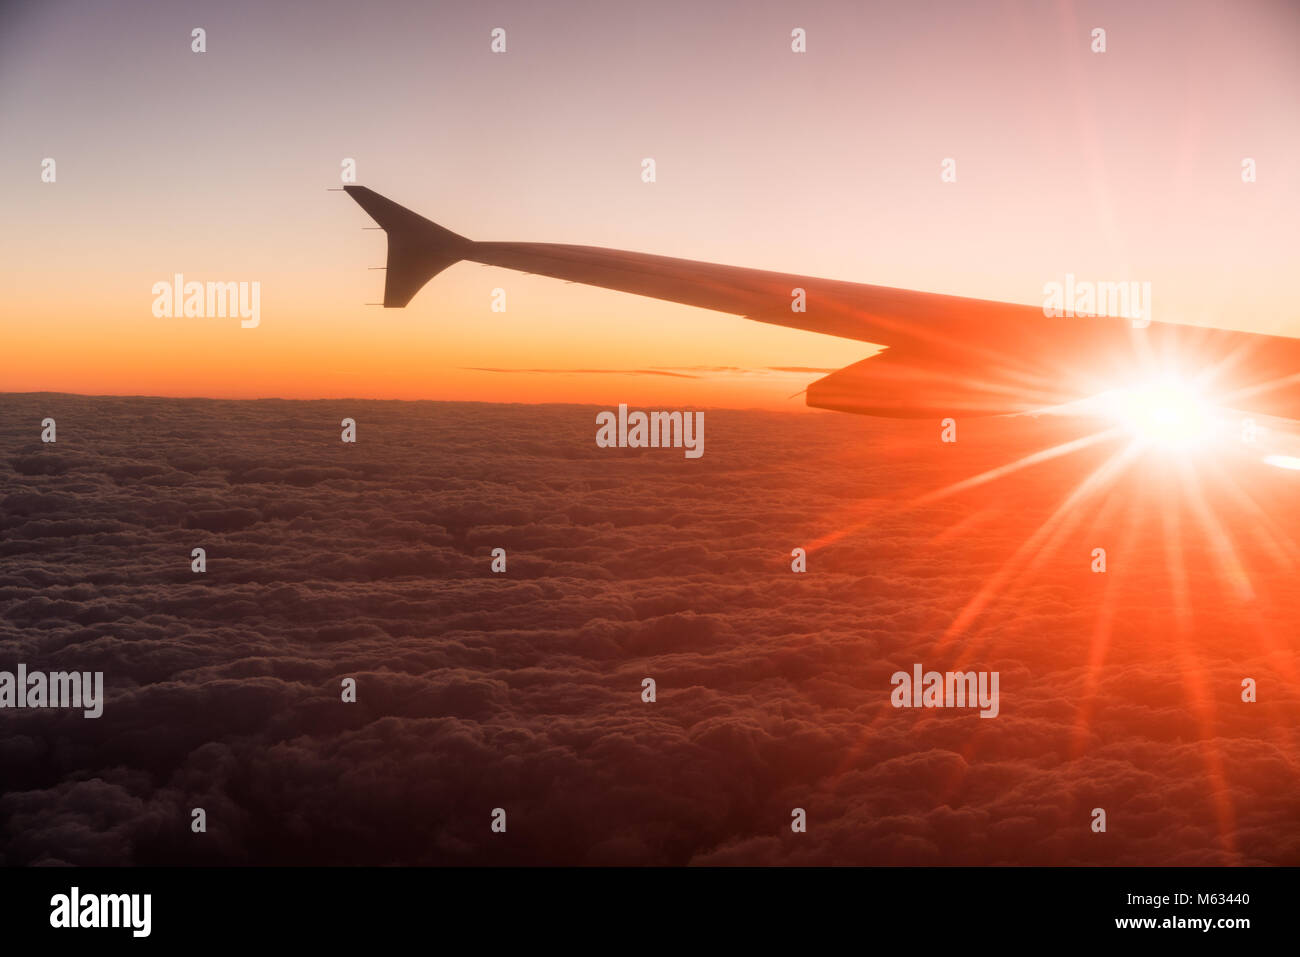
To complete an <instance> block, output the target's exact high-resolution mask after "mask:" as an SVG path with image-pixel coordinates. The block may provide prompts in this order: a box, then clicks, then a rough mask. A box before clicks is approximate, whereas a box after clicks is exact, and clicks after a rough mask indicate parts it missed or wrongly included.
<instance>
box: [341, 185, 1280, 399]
mask: <svg viewBox="0 0 1300 957" xmlns="http://www.w3.org/2000/svg"><path fill="white" fill-rule="evenodd" d="M343 188H344V190H346V191H347V193H348V195H350V196H351V197H352V198H353V199H354V200H356V202H357V203H358V204H359V205H360V206H361V207H362V208H363V209H364V210H365V211H366V212H367V213H369V214H370V215H371V216H372V217H373V218H374V220H375V221H376V222H377V223H378V224H379V225H380V226H381V227H382V228H383V229H384V230H385V231H386V232H387V234H388V266H387V270H388V271H387V280H386V283H385V288H384V305H385V306H387V307H390V308H393V307H397V308H400V307H402V306H405V305H406V304H407V303H408V302H410V301H411V299H412V298H413V297H414V296H415V294H416V293H417V292H418V291H419V290H420V289H421V287H423V286H424V284H425V283H426V282H428V281H429V279H431V278H432V277H433V276H435V275H436V274H437V273H439V272H440V271H442V270H443V269H445V268H446V267H447V266H450V265H452V264H453V263H456V262H459V261H462V260H466V261H469V262H477V263H483V264H485V265H490V266H500V267H504V268H506V269H515V270H519V271H521V272H527V273H534V274H537V275H542V276H550V277H553V278H555V279H564V280H568V281H570V282H579V283H584V284H586V285H591V286H601V287H604V288H606V289H617V290H620V291H622V292H629V293H635V294H636V295H640V296H649V297H652V298H655V299H662V300H666V301H668V302H677V303H683V304H685V305H690V306H698V307H700V308H704V309H712V310H715V311H717V312H724V313H731V314H733V315H738V316H744V317H745V318H747V319H753V320H756V321H759V322H769V323H774V324H776V325H781V326H788V327H790V328H794V329H802V330H805V331H807V332H817V333H822V334H825V335H832V336H839V337H842V338H846V339H854V340H858V341H861V342H870V343H874V344H876V345H880V346H885V347H886V348H885V349H884V351H882V352H880V353H878V354H877V355H874V356H872V357H870V358H867V359H864V360H862V361H861V362H857V363H854V364H853V365H850V366H847V367H846V368H844V369H841V370H839V371H838V372H834V373H831V374H830V375H828V376H826V377H825V378H823V379H819V380H818V381H816V382H814V383H812V384H811V385H810V386H809V387H808V390H807V403H808V405H810V406H814V407H817V408H826V409H835V410H838V411H843V412H854V413H859V414H865V415H879V416H890V417H903V418H911V417H929V416H934V415H940V416H946V415H959V414H964V415H998V414H1005V413H1013V412H1030V411H1035V410H1038V409H1043V408H1046V407H1050V406H1055V405H1061V404H1065V403H1068V402H1072V401H1075V400H1078V399H1082V398H1086V397H1088V396H1092V395H1096V394H1097V393H1099V392H1103V391H1105V390H1107V389H1110V388H1115V387H1116V386H1118V385H1124V384H1131V383H1134V382H1139V381H1144V380H1148V379H1151V378H1153V377H1155V376H1164V375H1177V376H1179V377H1181V378H1182V379H1184V380H1190V381H1195V382H1196V383H1197V384H1198V386H1199V389H1200V391H1202V392H1203V393H1204V394H1205V395H1206V396H1212V397H1213V401H1214V402H1215V403H1216V404H1218V405H1222V406H1225V407H1229V408H1233V409H1238V410H1241V411H1244V412H1254V413H1259V414H1263V415H1274V416H1281V417H1284V418H1292V419H1300V339H1292V338H1288V337H1284V336H1269V335H1260V334H1254V333H1246V332H1235V331H1231V330H1225V329H1209V328H1204V327H1199V326H1180V325H1176V324H1172V323H1163V322H1150V323H1148V324H1147V325H1146V326H1145V327H1142V328H1137V327H1135V323H1134V322H1132V321H1131V320H1129V319H1125V318H1120V317H1106V316H1091V317H1073V318H1064V317H1061V318H1049V317H1047V316H1045V315H1044V311H1043V309H1042V308H1041V307H1040V306H1029V305H1020V304H1015V303H1003V302H990V301H987V300H981V299H967V298H964V297H960V296H942V295H936V294H934V293H925V292H915V291H912V290H907V289H894V288H890V287H888V286H873V285H866V284H862V283H851V282H841V281H836V280H829V279H817V278H813V277H810V276H798V275H793V274H788V273H778V272H768V271H765V270H759V269H745V268H742V267H738V266H724V265H718V264H715V263H704V262H696V261H693V260H687V259H673V258H670V257H667V256H654V255H649V254H645V253H635V252H625V251H622V250H616V249H605V248H602V247H596V246H570V245H561V244H555V243H509V242H507V243H502V242H474V241H472V240H469V239H466V238H465V237H463V236H460V235H457V234H456V233H453V232H451V231H450V230H448V229H445V228H444V227H442V226H439V225H437V224H436V223H433V222H431V221H430V220H427V219H425V218H424V217H422V216H419V215H417V214H416V213H413V212H411V211H410V210H408V209H405V208H404V207H402V206H399V205H398V204H396V203H394V202H393V201H392V200H389V199H387V198H385V197H383V196H380V195H379V194H378V193H376V192H374V191H373V190H370V189H367V188H365V187H364V186H345V187H343ZM800 291H802V294H801V293H800ZM800 306H802V308H799V307H800Z"/></svg>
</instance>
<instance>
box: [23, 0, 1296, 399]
mask: <svg viewBox="0 0 1300 957" xmlns="http://www.w3.org/2000/svg"><path fill="white" fill-rule="evenodd" d="M129 6H131V4H124V5H118V6H115V7H114V8H113V9H111V10H110V9H108V8H107V7H104V6H103V5H100V4H92V3H70V4H62V5H58V4H52V5H33V7H32V8H31V9H27V10H23V11H21V12H14V11H11V10H7V12H6V13H4V14H3V21H0V134H2V135H0V208H3V209H4V211H5V215H4V226H5V228H4V229H3V231H2V232H0V254H2V257H3V258H2V260H0V261H3V262H4V264H5V265H4V267H3V269H0V301H2V302H3V303H4V306H3V319H0V324H2V325H3V336H4V344H5V349H4V359H3V363H2V364H0V390H4V391H33V390H57V391H73V392H82V393H114V394H164V395H207V396H233V397H248V396H285V397H341V396H365V397H376V398H435V399H482V400H490V401H523V402H536V401H553V400H563V401H581V402H592V403H597V404H602V405H607V406H611V407H612V406H613V405H615V404H617V403H618V402H624V401H625V402H631V403H650V402H655V403H660V404H677V405H742V406H748V405H759V406H768V407H772V408H785V409H791V410H795V409H799V408H801V404H800V400H798V399H794V400H791V399H790V398H788V397H789V396H790V395H791V393H795V392H798V391H799V390H800V389H802V388H803V387H804V386H805V385H806V384H807V383H808V382H809V381H812V380H813V379H815V378H817V377H818V375H819V373H817V372H776V371H772V370H773V369H774V368H777V367H780V368H786V367H809V368H828V369H829V368H835V367H838V366H843V365H847V364H849V363H851V362H854V361H856V360H858V359H860V358H863V357H864V356H866V355H867V354H869V353H870V352H871V351H872V349H871V347H870V346H865V345H863V344H862V343H855V342H846V341H842V340H836V339H833V338H829V337H823V336H816V335H809V334H806V333H801V332H796V331H793V330H787V329H779V328H775V327H770V326H765V325H762V324H758V323H752V322H747V321H745V320H743V319H740V318H737V317H732V316H723V315H717V314H712V313H708V312H704V311H701V310H696V309H691V308H688V307H682V306H675V305H670V304H665V303H658V302H654V301H649V300H642V299H638V298H636V297H631V296H627V295H623V294H619V293H614V292H608V291H604V290H597V289H590V288H585V287H581V286H576V285H566V284H564V283H559V282H556V281H553V280H548V279H542V278H538V277H530V276H523V275H519V274H516V273H510V272H506V271H503V270H497V269H494V268H489V267H483V266H477V265H472V264H460V265H457V266H454V267H452V268H451V269H449V270H448V271H446V272H445V273H443V274H442V275H440V276H438V277H437V278H435V279H434V280H433V281H432V282H431V283H430V284H429V285H428V286H427V287H426V288H425V289H424V290H422V291H421V292H420V293H419V295H417V297H416V298H415V299H414V301H413V302H412V303H411V304H410V306H408V307H407V308H406V309H404V310H384V309H380V308H375V307H366V306H364V305H363V303H366V302H370V301H375V300H377V299H379V298H380V294H381V293H380V290H381V287H382V276H383V273H381V272H376V271H367V269H366V267H367V266H373V265H379V264H382V263H383V261H384V239H383V234H382V233H381V232H377V231H363V230H362V229H361V228H360V227H362V226H364V225H370V222H369V220H368V218H367V217H366V216H365V214H364V213H363V212H362V211H361V210H360V209H359V208H358V207H357V206H356V205H355V204H353V203H352V202H351V201H350V200H349V199H348V198H347V197H346V196H345V194H343V193H330V192H326V187H328V186H336V185H338V182H339V178H338V172H339V166H340V162H341V161H342V159H343V158H344V157H353V158H355V159H356V161H357V166H358V177H357V181H358V182H360V183H362V184H365V185H368V186H370V187H371V188H373V189H376V190H377V191H379V192H381V193H384V194H385V195H388V196H390V197H391V198H392V199H394V200H395V201H397V202H399V203H402V204H403V205H407V206H409V207H410V208H412V209H414V210H415V211H417V212H419V213H421V214H422V215H425V216H428V217H429V218H431V219H434V220H435V221H438V222H441V223H443V224H445V225H447V226H448V227H449V228H451V229H453V230H455V231H457V232H460V233H462V234H464V235H467V236H469V237H470V238H474V239H498V240H534V241H545V242H573V243H580V244H590V245H606V246H612V247H616V248H624V249H634V250H639V251H644V252H653V253H660V254H666V255H673V256H682V257H687V258H698V259H705V260H710V261H715V262H728V263H734V264H737V265H746V266H753V267H758V268H768V269H780V270H786V271H792V272H800V273H806V274H811V275H819V276H826V277H831V278H839V279H849V280H856V281H863V282H873V283H880V284H885V285H896V286H901V287H907V288H916V289H923V290H928V291H934V292H947V293H955V294H961V295H970V296H979V297H985V298H994V299H1004V300H1010V301H1020V302H1039V301H1041V294H1042V287H1043V284H1044V283H1046V282H1049V281H1052V280H1055V279H1059V278H1061V277H1062V276H1063V274H1064V273H1066V272H1073V273H1075V274H1076V275H1078V276H1081V277H1092V278H1096V279H1134V280H1141V281H1150V282H1151V283H1152V287H1153V296H1154V305H1155V318H1157V319H1162V320H1169V321H1183V322H1193V323H1198V324H1208V325H1218V326H1227V327H1233V328H1241V329H1247V330H1251V331H1261V332H1274V333H1282V334H1290V335H1300V313H1298V310H1297V308H1296V303H1297V296H1296V293H1295V290H1294V288H1293V284H1294V279H1293V277H1294V276H1295V275H1297V274H1300V270H1298V269H1297V266H1300V262H1298V261H1297V260H1298V259H1300V255H1298V254H1297V245H1296V243H1295V239H1294V231H1295V226H1294V224H1295V223H1296V222H1297V221H1300V177H1297V175H1296V157H1297V156H1300V124H1298V123H1296V122H1295V118H1296V103H1297V102H1298V101H1297V93H1300V61H1297V59H1296V57H1295V55H1294V50H1295V49H1296V46H1297V40H1300V12H1297V8H1295V7H1294V6H1292V5H1288V4H1283V3H1277V4H1271V3H1243V4H1234V5H1231V6H1223V5H1218V4H1197V3H1178V4H1166V5H1162V4H1150V5H1146V4H1144V5H1142V9H1141V10H1134V9H1131V8H1130V7H1131V6H1132V5H1129V4H1123V3H1115V4H1038V3H1023V4H1016V3H1011V4H1004V3H987V4H981V3H969V4H952V5H944V4H936V5H924V4H916V5H903V6H902V8H901V9H896V10H890V11H881V12H870V11H866V12H864V11H857V12H855V11H854V9H853V8H852V7H850V6H849V5H843V4H822V5H818V4H811V5H807V6H806V7H801V8H800V11H799V13H798V14H792V13H791V12H790V11H789V9H788V5H785V4H775V3H773V4H758V5H755V7H754V10H753V15H752V16H747V17H746V18H745V19H744V22H735V20H734V18H732V17H728V16H724V14H723V13H722V12H721V11H718V12H716V13H711V12H710V11H709V10H708V9H707V8H701V7H699V5H696V4H656V5H655V7H654V9H653V10H649V9H640V8H635V7H631V6H628V7H625V8H622V9H605V8H596V7H592V6H590V5H587V4H568V5H566V4H558V5H555V6H554V7H552V8H548V10H545V11H544V10H541V9H538V8H535V5H530V4H518V3H485V4H477V5H473V7H472V9H461V10H447V11H440V10H438V9H435V8H434V7H433V6H432V5H417V4H412V5H410V6H409V7H408V6H407V5H400V4H399V5H395V6H393V7H392V8H391V9H390V10H389V11H388V12H387V14H386V15H385V16H384V17H380V18H374V19H373V21H372V22H364V20H362V19H361V18H358V16H357V13H356V7H355V5H353V4H351V3H347V4H343V3H329V4H311V5H305V6H301V7H299V6H294V5H288V6H277V7H275V8H274V10H275V12H269V11H268V9H267V8H265V7H264V6H263V5H261V4H255V3H244V2H236V3H229V4H222V5H220V6H214V5H209V4H191V5H189V6H186V5H176V6H175V7H172V6H170V5H169V6H168V7H167V8H165V9H160V8H157V7H155V6H150V5H143V6H142V10H147V15H140V16H135V15H126V13H124V12H123V11H122V9H120V7H129ZM1175 9H1176V10H1177V11H1179V15H1178V16H1173V15H1171V11H1172V10H1175ZM286 11H288V12H286ZM196 25H202V26H204V27H205V29H206V30H207V32H208V52H206V53H204V54H195V53H192V52H191V50H190V30H191V28H192V27H194V26H196ZM494 26H504V27H505V28H506V29H507V31H508V52H507V53H506V54H504V55H493V54H492V53H490V52H489V48H488V47H489V31H490V30H491V28H492V27H494ZM793 26H802V27H804V28H805V29H807V31H808V37H809V39H808V52H807V53H806V54H802V55H796V54H792V53H791V52H790V50H789V32H790V29H791V28H792V27H793ZM1093 26H1103V27H1105V28H1106V29H1107V31H1108V45H1109V49H1108V51H1107V52H1106V53H1105V54H1094V53H1091V52H1090V51H1089V48H1088V43H1089V41H1088V34H1089V31H1090V29H1091V28H1092V27H1093ZM647 156H649V157H654V158H655V160H656V163H657V166H658V181H657V182H656V183H654V184H646V183H643V182H641V179H640V161H641V159H642V158H643V157H647ZM948 156H951V157H954V158H955V159H956V160H957V164H958V166H957V170H958V180H957V182H956V183H950V184H945V183H942V182H941V181H940V178H939V164H940V161H941V160H942V159H943V158H944V157H948ZM1246 156H1249V157H1253V158H1254V159H1255V160H1256V162H1257V164H1258V169H1259V182H1257V183H1254V184H1250V185H1246V184H1243V183H1242V182H1241V177H1240V164H1241V159H1242V158H1243V157H1246ZM44 157H53V158H54V159H55V160H56V162H57V175H58V178H57V182H55V183H52V184H50V183H42V182H41V180H40V173H41V161H42V159H43V158H44ZM176 272H181V273H183V274H185V276H186V278H187V279H196V280H200V281H203V280H221V281H249V282H251V281H257V282H260V284H261V322H260V325H259V326H258V328H256V329H242V328H240V325H239V323H238V321H237V320H232V319H200V318H188V319H187V318H155V317H154V316H153V315H152V312H151V308H150V307H151V304H152V302H153V295H152V293H151V287H152V285H153V283H155V282H158V281H160V280H169V279H170V277H171V276H172V275H173V274H174V273H176ZM496 287H501V288H504V289H505V290H506V291H507V303H508V308H507V311H506V312H505V313H504V314H501V313H493V312H491V311H490V309H489V304H490V299H491V292H492V290H493V289H494V288H496ZM721 367H726V369H728V370H730V371H712V370H718V369H719V368H721ZM484 368H491V369H505V370H511V369H530V370H532V369H551V370H591V369H599V370H614V371H613V372H611V373H601V374H593V373H577V372H570V373H561V372H550V373H537V372H527V373H524V372H485V371H475V370H479V369H484ZM618 370H670V371H679V372H681V373H684V374H686V375H690V376H693V378H681V377H677V376H663V375H644V374H640V375H629V374H618Z"/></svg>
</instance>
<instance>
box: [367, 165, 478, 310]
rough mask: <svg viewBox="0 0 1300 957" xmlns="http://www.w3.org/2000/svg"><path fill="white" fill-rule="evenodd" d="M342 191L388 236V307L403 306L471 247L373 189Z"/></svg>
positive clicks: (386, 298)
mask: <svg viewBox="0 0 1300 957" xmlns="http://www.w3.org/2000/svg"><path fill="white" fill-rule="evenodd" d="M343 189H344V190H345V191H346V192H347V194H348V195H349V196H351V197H352V198H353V199H355V200H356V201H357V204H358V205H359V206H360V207H361V208H362V209H364V210H365V211H366V212H367V213H369V214H370V216H371V218H372V219H374V221H375V222H377V223H378V224H379V225H380V227H381V228H382V229H383V230H384V232H386V233H387V234H388V273H387V277H388V278H387V280H386V282H385V283H384V306H385V307H387V308H390V309H400V308H401V307H402V306H405V305H406V304H407V303H408V302H410V301H411V299H412V298H413V297H414V296H415V294H416V293H417V292H419V291H420V288H421V287H422V286H423V285H424V284H425V283H426V282H428V281H429V280H430V279H432V278H433V277H434V276H436V275H437V274H438V273H440V272H442V271H443V270H444V269H446V268H447V267H448V266H450V265H452V264H453V263H457V262H460V261H461V260H462V259H464V258H465V254H466V252H468V251H469V249H470V248H471V247H472V246H473V245H474V243H473V242H472V241H471V240H468V239H466V238H465V237H464V236H458V235H456V234H455V233H453V232H452V231H451V230H450V229H444V228H443V227H442V226H439V225H438V224H437V223H434V222H430V221H429V220H427V219H425V218H424V217H423V216H420V215H418V214H416V213H413V212H411V211H410V210H409V209H407V208H406V207H404V206H398V205H397V204H396V203H394V202H393V201H392V200H391V199H388V198H386V197H384V196H380V195H379V194H378V193H376V192H375V191H374V190H372V189H367V188H366V187H364V186H344V187H343Z"/></svg>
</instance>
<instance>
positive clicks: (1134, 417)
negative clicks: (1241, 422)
mask: <svg viewBox="0 0 1300 957" xmlns="http://www.w3.org/2000/svg"><path fill="white" fill-rule="evenodd" d="M1097 401H1098V404H1099V406H1100V409H1101V411H1102V412H1103V413H1104V414H1105V415H1107V416H1109V417H1110V418H1113V419H1115V420H1116V421H1118V422H1119V423H1121V424H1122V425H1123V426H1124V427H1125V428H1126V429H1128V431H1129V432H1131V433H1132V434H1133V437H1134V440H1135V441H1136V442H1138V443H1139V444H1140V445H1141V446H1143V447H1155V448H1160V449H1166V450H1176V451H1184V452H1185V451H1190V450H1194V449H1198V448H1200V447H1202V446H1204V445H1205V444H1206V442H1207V441H1208V440H1209V439H1210V438H1212V437H1213V436H1214V435H1215V434H1216V433H1217V432H1219V431H1220V426H1221V425H1222V423H1221V421H1220V419H1219V418H1218V417H1216V415H1215V413H1214V410H1213V408H1212V407H1211V406H1210V405H1209V404H1208V403H1207V402H1206V401H1205V400H1204V398H1203V397H1202V395H1201V394H1200V392H1199V391H1198V390H1196V389H1195V388H1193V387H1192V386H1190V385H1189V384H1188V383H1187V382H1185V381H1182V380H1179V379H1175V378H1172V377H1169V378H1164V379H1159V380H1157V381H1154V382H1149V383H1146V384H1144V385H1141V386H1137V387H1136V388H1130V389H1115V390H1113V391H1111V392H1107V393H1104V394H1102V395H1100V396H1097Z"/></svg>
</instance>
